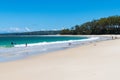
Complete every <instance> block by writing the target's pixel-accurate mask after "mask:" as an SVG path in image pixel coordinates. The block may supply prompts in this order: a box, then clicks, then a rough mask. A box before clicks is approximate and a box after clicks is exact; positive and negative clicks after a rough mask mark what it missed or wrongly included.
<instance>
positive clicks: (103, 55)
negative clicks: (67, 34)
mask: <svg viewBox="0 0 120 80" xmlns="http://www.w3.org/2000/svg"><path fill="white" fill-rule="evenodd" d="M118 37H120V36H119V35H118ZM119 44H120V39H115V40H107V41H100V42H96V45H94V43H91V44H89V45H84V46H77V47H74V48H69V49H65V50H60V51H55V52H51V53H49V54H44V55H40V56H39V55H37V56H31V57H29V58H27V59H22V60H17V61H12V62H6V63H0V71H1V72H0V79H1V80H114V79H117V80H119V79H120V77H119V74H120V68H119V67H120V63H119V62H120V54H119V53H120V49H119V47H120V45H119Z"/></svg>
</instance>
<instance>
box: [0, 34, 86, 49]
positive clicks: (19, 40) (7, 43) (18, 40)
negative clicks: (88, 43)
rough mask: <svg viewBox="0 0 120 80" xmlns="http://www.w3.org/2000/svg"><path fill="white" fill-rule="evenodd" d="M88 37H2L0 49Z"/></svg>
mask: <svg viewBox="0 0 120 80" xmlns="http://www.w3.org/2000/svg"><path fill="white" fill-rule="evenodd" d="M86 38H87V37H74V36H0V47H13V45H12V44H11V43H12V42H13V43H14V44H15V45H19V44H25V43H27V44H32V43H42V42H56V41H68V40H80V39H86Z"/></svg>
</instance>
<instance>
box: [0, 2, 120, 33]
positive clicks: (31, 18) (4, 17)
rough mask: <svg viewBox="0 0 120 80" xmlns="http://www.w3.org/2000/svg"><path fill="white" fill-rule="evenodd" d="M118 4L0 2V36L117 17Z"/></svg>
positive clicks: (119, 13)
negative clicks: (1, 34) (0, 34)
mask: <svg viewBox="0 0 120 80" xmlns="http://www.w3.org/2000/svg"><path fill="white" fill-rule="evenodd" d="M119 4H120V1H119V0H0V33H11V32H29V31H39V30H60V29H64V28H71V27H74V26H75V25H81V24H83V23H85V22H87V21H92V20H94V19H99V18H102V17H109V16H114V15H120V5H119Z"/></svg>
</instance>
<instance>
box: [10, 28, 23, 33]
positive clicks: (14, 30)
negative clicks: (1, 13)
mask: <svg viewBox="0 0 120 80" xmlns="http://www.w3.org/2000/svg"><path fill="white" fill-rule="evenodd" d="M9 31H10V32H21V31H22V30H21V29H20V28H18V27H10V29H9Z"/></svg>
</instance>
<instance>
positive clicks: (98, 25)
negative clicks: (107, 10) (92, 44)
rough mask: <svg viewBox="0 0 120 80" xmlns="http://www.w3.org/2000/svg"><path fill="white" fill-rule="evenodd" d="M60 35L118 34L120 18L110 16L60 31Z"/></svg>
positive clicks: (119, 32)
mask: <svg viewBox="0 0 120 80" xmlns="http://www.w3.org/2000/svg"><path fill="white" fill-rule="evenodd" d="M60 34H62V35H69V34H71V35H79V34H83V35H90V34H98V35H99V34H120V16H110V17H107V18H100V19H98V20H93V21H90V22H86V23H84V24H82V25H76V26H74V27H72V28H71V29H63V30H61V33H60Z"/></svg>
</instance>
